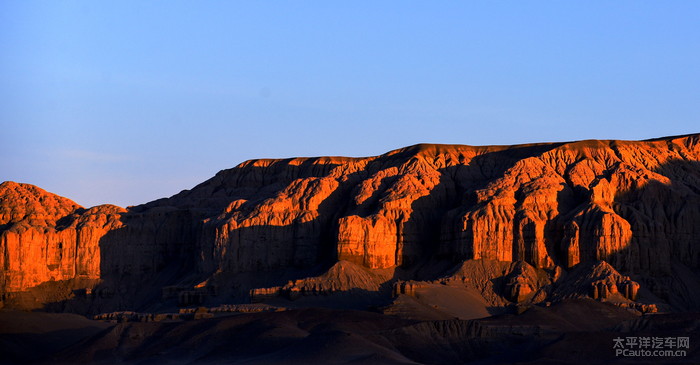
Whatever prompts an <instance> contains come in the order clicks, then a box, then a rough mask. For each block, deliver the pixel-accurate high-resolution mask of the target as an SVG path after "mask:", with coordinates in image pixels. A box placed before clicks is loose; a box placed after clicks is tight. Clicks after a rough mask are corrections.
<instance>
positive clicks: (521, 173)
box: [0, 135, 700, 297]
mask: <svg viewBox="0 0 700 365" xmlns="http://www.w3.org/2000/svg"><path fill="white" fill-rule="evenodd" d="M699 161H700V136H698V135H691V136H683V137H677V138H664V139H659V140H652V141H642V142H628V141H581V142H571V143H548V144H533V145H519V146H487V147H472V146H461V145H416V146H412V147H407V148H404V149H400V150H396V151H392V152H389V153H386V154H384V155H381V156H375V157H367V158H342V157H321V158H296V159H285V160H252V161H247V162H244V163H242V164H240V165H239V166H237V167H235V168H232V169H228V170H224V171H221V172H219V173H218V174H217V175H216V176H214V177H213V178H211V179H210V180H207V181H205V182H203V183H202V184H200V185H198V186H196V187H195V188H193V189H192V190H186V191H183V192H181V193H179V194H177V195H175V196H173V197H171V198H168V199H161V200H157V201H154V202H151V203H148V204H144V205H141V206H136V207H130V208H129V209H122V208H119V207H115V206H110V205H104V206H98V207H94V208H90V209H84V208H82V207H80V206H78V205H77V204H75V203H74V202H72V201H70V200H68V199H65V198H61V197H58V196H56V195H53V194H50V193H47V192H45V191H43V190H41V189H39V188H37V187H34V186H31V185H26V184H17V183H12V182H6V183H3V184H2V185H0V273H1V274H0V275H1V276H0V290H2V292H3V293H6V292H15V291H21V290H25V289H27V288H30V287H33V286H36V285H39V284H41V283H44V282H48V281H60V280H67V279H71V278H91V279H100V278H101V279H109V277H119V276H123V275H132V276H133V277H135V278H139V277H148V276H149V275H151V274H153V273H159V272H162V271H163V270H166V269H167V268H168V267H177V268H178V269H177V270H181V271H183V272H185V271H187V272H194V273H197V274H198V275H202V276H205V277H206V275H211V274H213V273H222V272H229V273H237V272H248V271H266V270H274V269H279V268H286V267H310V266H313V265H316V264H318V263H321V262H334V261H337V260H344V261H348V262H351V263H354V264H359V265H362V266H364V267H367V268H389V267H394V266H397V265H404V266H408V267H410V266H412V265H415V264H417V263H421V262H425V261H427V260H430V259H433V260H435V259H438V260H454V261H461V260H465V259H490V260H500V261H525V262H527V263H529V264H530V265H532V266H533V267H536V268H553V267H555V266H561V267H564V268H569V267H573V266H574V265H576V264H579V263H582V262H597V261H599V260H605V261H606V262H608V263H610V264H611V265H612V266H613V267H614V268H616V269H617V270H621V271H625V272H639V271H643V272H649V273H652V274H659V275H663V274H664V273H668V272H669V271H670V270H671V266H672V265H673V263H674V262H679V263H682V264H685V265H686V266H690V267H699V266H700V162H699ZM514 288H516V287H514ZM526 289H527V286H526V285H519V286H517V290H516V289H514V292H513V294H512V295H513V296H514V297H520V296H525V295H526V294H527V293H526Z"/></svg>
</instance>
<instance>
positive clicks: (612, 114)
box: [0, 0, 700, 206]
mask: <svg viewBox="0 0 700 365" xmlns="http://www.w3.org/2000/svg"><path fill="white" fill-rule="evenodd" d="M699 97H700V2H696V1H444V2H434V1H421V2H418V1H353V2H351V1H343V2H340V1H313V2H312V1H249V2H242V1H240V2H239V1H186V2H185V1H133V2H131V1H112V2H107V1H87V0H86V1H0V127H1V128H2V131H1V132H0V157H1V158H0V181H4V180H13V181H17V182H26V183H31V184H35V185H38V186H40V187H42V188H44V189H46V190H48V191H51V192H54V193H57V194H60V195H63V196H66V197H69V198H71V199H73V200H75V201H76V202H78V203H79V204H82V205H84V206H92V205H97V204H101V203H113V204H117V205H121V206H127V205H135V204H139V203H144V202H147V201H150V200H154V199H157V198H160V197H164V196H170V195H172V194H175V193H177V192H178V191H180V190H182V189H188V188H191V187H193V186H194V185H196V184H198V183H199V182H202V181H204V180H206V179H207V178H209V177H211V176H213V175H214V174H215V173H216V172H217V171H218V170H221V169H225V168H230V167H233V166H235V165H237V164H239V163H240V162H242V161H244V160H247V159H251V158H260V157H293V156H322V155H345V156H371V155H377V154H381V153H384V152H387V151H389V150H392V149H395V148H399V147H403V146H407V145H411V144H416V143H420V142H429V143H456V144H471V145H485V144H517V143H529V142H545V141H566V140H579V139H590V138H598V139H646V138H653V137H661V136H668V135H676V134H686V133H696V132H700V100H699Z"/></svg>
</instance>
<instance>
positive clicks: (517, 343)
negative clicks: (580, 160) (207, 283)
mask: <svg viewBox="0 0 700 365" xmlns="http://www.w3.org/2000/svg"><path fill="white" fill-rule="evenodd" d="M203 317H208V316H203ZM112 322H116V321H112ZM698 334H700V314H697V313H694V314H688V313H686V314H651V315H643V316H640V315H638V314H634V313H632V312H631V311H629V310H626V309H622V308H619V307H617V306H613V305H610V304H607V303H600V302H597V301H593V300H590V299H576V300H567V301H563V302H561V303H558V304H553V305H551V306H549V307H546V306H533V307H530V308H529V309H527V310H526V311H524V312H523V313H521V314H504V315H497V316H493V317H489V318H484V319H476V320H460V319H451V320H429V321H419V320H411V319H406V318H400V317H397V316H391V315H383V314H379V313H373V312H368V311H355V310H332V309H321V308H305V309H293V310H285V311H277V312H261V313H246V314H227V315H221V314H217V315H215V316H214V317H212V318H201V319H189V320H183V319H176V320H168V319H165V320H161V321H158V322H155V321H152V322H128V321H127V322H121V323H110V321H94V320H88V319H85V318H84V317H81V316H77V315H72V314H49V313H30V312H14V311H3V312H0V354H1V355H2V356H1V360H0V362H1V363H3V364H16V363H17V364H19V363H34V364H78V363H80V364H84V363H99V364H112V363H128V364H465V363H473V364H698V363H700V346H699V345H698V341H697V338H698ZM647 337H648V338H652V339H653V338H655V337H656V338H663V339H664V341H667V340H666V338H678V337H689V338H690V341H689V348H687V349H686V348H678V349H679V350H683V351H685V352H686V353H685V356H676V357H673V356H663V357H653V356H628V357H624V356H616V355H615V349H614V347H615V339H616V338H621V339H623V340H624V341H625V342H624V343H623V344H622V345H623V347H625V348H628V349H629V348H630V347H629V346H628V345H627V341H628V338H637V339H642V338H647ZM642 342H644V340H642ZM650 346H652V345H651V344H650ZM675 347H678V344H677V343H676V346H675ZM668 348H669V347H667V349H668ZM674 349H675V348H674ZM650 350H651V348H650Z"/></svg>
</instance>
